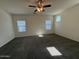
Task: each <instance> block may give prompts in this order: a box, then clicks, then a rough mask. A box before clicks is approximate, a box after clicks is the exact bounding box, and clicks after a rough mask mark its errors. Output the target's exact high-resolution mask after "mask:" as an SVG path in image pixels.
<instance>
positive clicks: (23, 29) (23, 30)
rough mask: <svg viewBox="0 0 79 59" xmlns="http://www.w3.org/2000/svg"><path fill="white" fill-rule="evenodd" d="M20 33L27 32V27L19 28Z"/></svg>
mask: <svg viewBox="0 0 79 59" xmlns="http://www.w3.org/2000/svg"><path fill="white" fill-rule="evenodd" d="M18 30H19V32H25V31H26V27H18Z"/></svg>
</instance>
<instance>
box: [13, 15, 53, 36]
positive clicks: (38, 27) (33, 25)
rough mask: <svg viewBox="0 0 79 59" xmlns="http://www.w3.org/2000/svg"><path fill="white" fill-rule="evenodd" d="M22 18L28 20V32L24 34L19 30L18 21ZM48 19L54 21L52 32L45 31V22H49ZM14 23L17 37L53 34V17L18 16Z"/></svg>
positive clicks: (14, 17) (15, 17) (15, 16)
mask: <svg viewBox="0 0 79 59" xmlns="http://www.w3.org/2000/svg"><path fill="white" fill-rule="evenodd" d="M20 17H23V18H25V20H26V24H27V31H26V32H24V33H20V32H18V30H17V26H16V21H17V20H18V18H20ZM48 19H49V20H51V21H52V29H51V30H50V31H46V30H45V20H48ZM13 23H14V30H15V35H16V37H21V36H31V35H37V34H48V33H53V16H39V15H30V16H27V15H26V16H22V15H21V16H18V15H14V16H13Z"/></svg>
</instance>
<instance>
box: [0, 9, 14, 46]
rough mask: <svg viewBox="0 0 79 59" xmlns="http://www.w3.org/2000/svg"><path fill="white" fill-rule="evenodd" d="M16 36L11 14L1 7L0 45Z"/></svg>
mask: <svg viewBox="0 0 79 59" xmlns="http://www.w3.org/2000/svg"><path fill="white" fill-rule="evenodd" d="M13 38H14V32H13V28H12V19H11V16H10V15H9V14H8V13H6V12H5V11H3V10H1V9H0V47H1V46H3V45H4V44H6V43H8V42H9V41H10V40H12V39H13Z"/></svg>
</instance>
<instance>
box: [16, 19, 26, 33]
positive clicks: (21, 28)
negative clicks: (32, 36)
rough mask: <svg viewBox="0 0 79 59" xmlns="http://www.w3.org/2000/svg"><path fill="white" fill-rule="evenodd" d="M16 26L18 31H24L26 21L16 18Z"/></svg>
mask: <svg viewBox="0 0 79 59" xmlns="http://www.w3.org/2000/svg"><path fill="white" fill-rule="evenodd" d="M17 28H18V31H19V32H25V31H26V23H25V20H18V21H17Z"/></svg>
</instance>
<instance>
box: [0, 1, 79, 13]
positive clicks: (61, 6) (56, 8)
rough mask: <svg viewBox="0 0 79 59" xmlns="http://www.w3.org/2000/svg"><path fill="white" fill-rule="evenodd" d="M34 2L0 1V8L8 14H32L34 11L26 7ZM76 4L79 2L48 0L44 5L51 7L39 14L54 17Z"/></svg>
mask: <svg viewBox="0 0 79 59" xmlns="http://www.w3.org/2000/svg"><path fill="white" fill-rule="evenodd" d="M34 2H35V0H26V1H25V0H0V8H2V9H4V10H5V11H7V12H9V13H10V14H33V11H34V10H35V9H34V8H30V7H28V5H30V4H32V5H34V4H35V3H34ZM78 3H79V0H55V1H53V0H48V2H47V3H46V4H51V5H52V7H49V8H46V9H45V12H42V13H40V14H44V15H45V14H46V15H55V14H57V13H60V12H62V11H64V10H66V9H68V8H70V7H72V6H74V5H76V4H78Z"/></svg>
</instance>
